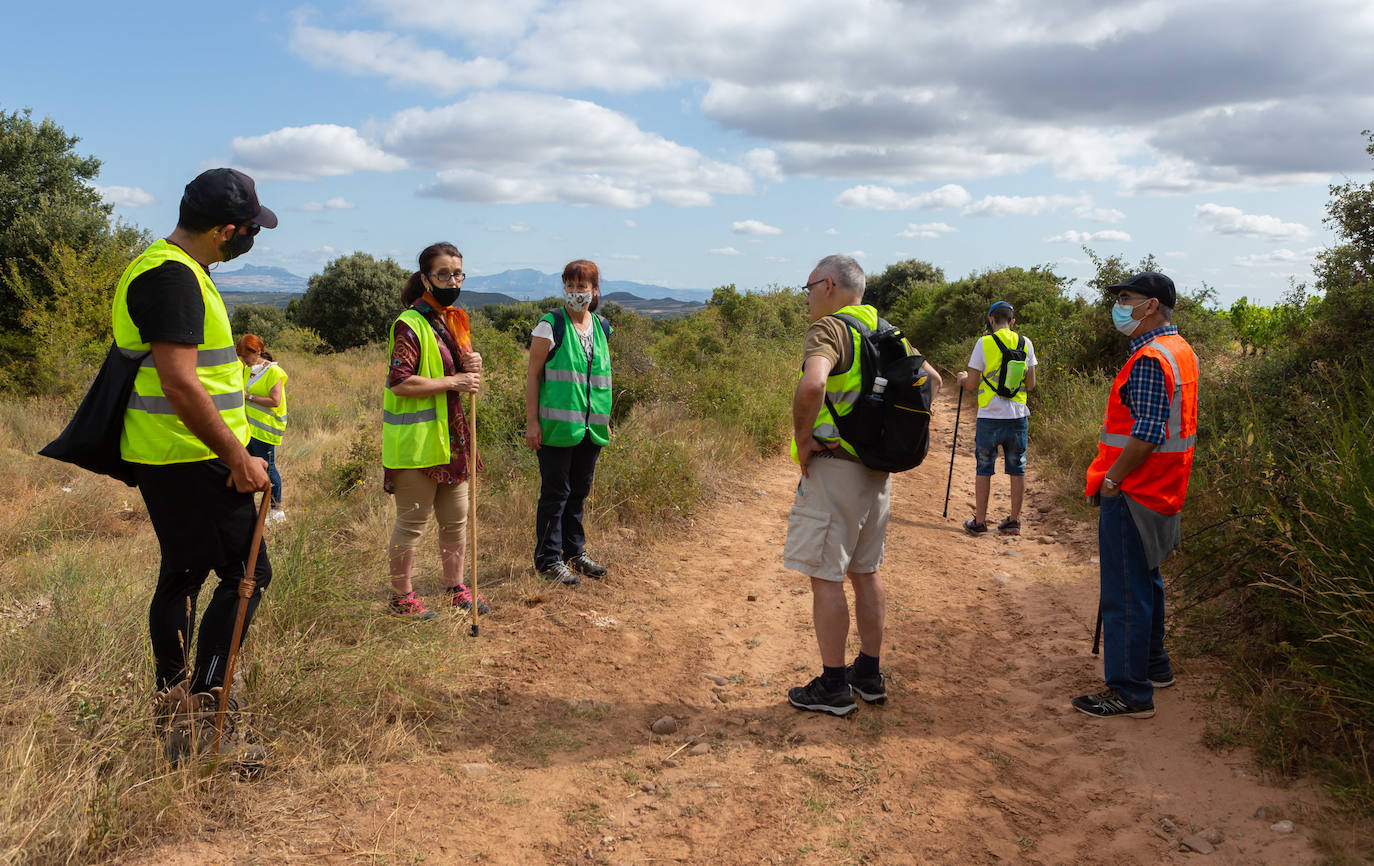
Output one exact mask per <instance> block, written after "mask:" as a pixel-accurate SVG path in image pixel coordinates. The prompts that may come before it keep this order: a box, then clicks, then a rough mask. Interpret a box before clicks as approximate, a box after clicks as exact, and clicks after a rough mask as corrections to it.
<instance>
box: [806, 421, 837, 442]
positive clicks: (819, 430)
mask: <svg viewBox="0 0 1374 866" xmlns="http://www.w3.org/2000/svg"><path fill="white" fill-rule="evenodd" d="M811 435H812V436H814V437H815V438H817V439H838V438H840V428H839V427H836V426H835V425H834V424H817V425H816V427H815V429H813V430H812V431H811Z"/></svg>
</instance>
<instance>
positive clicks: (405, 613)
mask: <svg viewBox="0 0 1374 866" xmlns="http://www.w3.org/2000/svg"><path fill="white" fill-rule="evenodd" d="M389 609H390V611H391V612H392V613H393V614H395V615H396V616H400V617H405V618H406V619H412V620H414V621H415V622H429V621H430V620H432V619H438V618H439V614H437V613H435V612H434V611H432V610H430V609H429V608H427V607H425V604H424V602H422V601H420V600H419V599H418V598H416V597H415V591H414V590H411V591H410V592H408V593H406V594H405V595H393V596H392V597H391V605H390V607H389Z"/></svg>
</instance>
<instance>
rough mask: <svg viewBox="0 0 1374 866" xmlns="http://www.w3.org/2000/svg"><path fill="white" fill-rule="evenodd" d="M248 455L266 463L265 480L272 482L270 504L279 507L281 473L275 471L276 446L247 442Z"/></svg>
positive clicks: (259, 440) (257, 440)
mask: <svg viewBox="0 0 1374 866" xmlns="http://www.w3.org/2000/svg"><path fill="white" fill-rule="evenodd" d="M248 453H249V454H252V455H253V456H254V457H261V458H262V459H263V460H266V461H267V480H268V481H271V482H272V504H273V505H281V473H280V472H278V471H277V446H275V445H268V444H267V443H266V442H264V441H262V440H261V439H249V440H248Z"/></svg>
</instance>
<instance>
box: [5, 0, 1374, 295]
mask: <svg viewBox="0 0 1374 866" xmlns="http://www.w3.org/2000/svg"><path fill="white" fill-rule="evenodd" d="M127 8H128V7H125V6H123V5H122V4H110V3H84V2H81V3H70V2H60V0H58V2H50V3H46V4H24V5H23V6H18V5H17V4H7V6H6V8H5V11H3V12H0V25H3V29H4V30H5V31H6V33H7V35H8V38H7V39H6V49H5V51H4V53H3V54H0V109H4V110H7V111H8V110H14V109H18V108H31V109H32V110H33V113H34V115H35V116H36V117H43V116H49V117H52V118H53V119H54V120H55V121H56V122H57V123H59V124H60V125H61V126H62V127H63V128H65V129H66V130H67V132H68V133H69V134H73V135H77V136H80V138H81V142H80V144H79V145H78V150H79V151H80V152H81V153H88V154H93V155H95V156H98V157H99V158H100V159H101V160H102V161H103V169H102V171H101V175H100V177H99V178H98V180H97V183H98V185H99V186H100V188H101V190H102V192H103V194H104V195H105V197H106V200H107V201H110V202H112V203H114V204H115V206H116V213H117V214H118V215H119V216H120V217H122V218H124V219H125V220H128V221H131V222H135V223H137V224H139V225H141V226H143V227H145V228H148V229H150V230H151V231H153V232H154V233H156V234H159V235H160V234H164V233H166V232H167V231H169V230H170V229H171V227H172V225H173V224H174V223H175V219H176V205H177V202H178V200H179V197H180V191H181V187H182V186H183V185H184V184H185V183H186V181H187V180H189V179H190V178H191V177H193V176H194V175H195V174H196V173H197V172H198V171H200V170H202V169H204V168H210V167H215V166H219V165H233V166H235V167H238V168H241V169H243V170H244V171H247V172H248V173H250V174H252V175H253V176H254V177H255V178H256V179H257V182H258V190H259V194H260V196H261V198H262V201H263V202H264V203H265V204H267V205H268V206H269V207H271V208H273V209H274V210H276V211H277V213H278V215H279V216H280V217H281V226H280V227H279V228H278V229H277V230H275V231H270V232H263V234H262V235H261V236H260V237H259V239H258V243H257V246H256V247H255V248H254V250H253V252H252V254H251V256H250V257H249V258H246V259H245V261H246V262H251V263H253V264H259V265H279V266H282V267H286V268H288V269H289V270H291V271H294V272H296V273H298V274H302V275H308V274H311V273H315V272H317V271H318V270H319V269H320V268H321V267H322V266H323V265H324V263H325V262H327V261H328V260H329V259H331V258H334V257H336V256H339V255H343V254H346V253H349V252H352V251H354V250H362V251H365V252H368V253H371V254H373V255H377V256H389V257H392V258H394V259H396V260H397V261H398V262H400V263H401V264H402V265H404V266H406V267H413V266H414V256H415V254H416V253H417V252H418V251H419V249H420V248H421V247H423V246H425V245H426V244H428V243H430V242H432V241H435V240H451V241H453V242H454V243H456V244H458V246H459V247H460V248H461V249H462V250H463V251H464V254H465V261H464V264H465V268H466V269H467V270H468V271H469V272H471V273H495V272H498V271H502V270H505V269H508V268H518V267H531V268H536V269H539V270H542V271H546V272H553V271H558V270H561V268H562V266H563V264H564V263H566V262H567V261H569V260H571V259H574V258H591V259H594V260H596V261H597V262H598V263H599V264H600V265H601V269H602V273H603V275H604V276H605V277H606V278H608V279H625V280H637V281H641V282H648V283H657V284H660V285H664V286H669V287H674V288H711V287H714V286H717V285H722V284H725V283H734V284H736V285H737V286H739V287H740V288H742V289H752V288H761V287H765V286H768V285H770V284H774V283H777V284H784V285H797V284H799V283H801V282H802V281H803V279H804V277H805V276H806V274H807V272H808V271H809V270H810V268H811V266H812V265H813V264H814V263H815V261H816V260H817V259H819V258H820V257H822V256H824V255H826V254H829V253H833V252H846V253H851V254H853V255H855V256H856V257H857V258H859V260H860V262H861V263H862V264H863V266H864V268H865V270H867V271H868V272H869V273H878V272H881V271H882V269H883V268H884V267H886V266H887V265H889V264H891V263H893V262H895V261H899V260H901V259H904V258H920V259H926V260H928V261H932V262H934V263H935V264H936V265H938V266H940V267H942V268H943V269H944V271H945V274H946V276H948V277H950V278H954V277H958V276H963V275H966V274H968V273H970V272H973V271H976V270H981V269H984V268H996V267H1002V266H1008V265H1020V266H1025V267H1029V266H1032V265H1045V264H1048V265H1051V266H1052V267H1053V268H1054V269H1055V270H1056V272H1058V273H1060V274H1063V275H1065V276H1069V277H1076V278H1080V279H1082V278H1085V277H1087V276H1089V275H1090V273H1091V268H1090V266H1089V264H1088V262H1087V257H1086V256H1085V255H1084V254H1083V251H1082V249H1081V248H1082V247H1083V246H1084V245H1087V246H1089V247H1091V248H1092V249H1094V250H1095V251H1097V252H1098V253H1100V254H1103V255H1110V254H1121V255H1124V256H1125V257H1126V258H1127V259H1128V260H1130V261H1135V260H1137V259H1138V258H1140V257H1141V256H1143V255H1145V254H1146V253H1153V254H1155V255H1156V256H1157V257H1158V259H1159V261H1160V262H1161V264H1162V266H1163V269H1164V270H1165V271H1166V272H1168V273H1169V274H1171V275H1172V276H1173V277H1174V278H1175V280H1176V281H1177V282H1178V283H1179V284H1180V286H1181V287H1183V288H1185V289H1196V288H1199V287H1200V286H1201V285H1202V284H1203V283H1206V284H1207V285H1210V286H1211V287H1213V288H1214V289H1215V290H1216V291H1217V294H1218V296H1219V297H1220V299H1221V300H1222V301H1223V302H1225V303H1229V302H1230V301H1231V300H1234V299H1235V298H1237V297H1239V296H1241V295H1247V296H1249V297H1250V298H1251V299H1252V300H1259V301H1261V302H1266V303H1270V302H1273V301H1275V300H1277V299H1278V298H1279V297H1280V296H1281V295H1282V293H1283V292H1284V291H1285V289H1286V287H1287V285H1288V281H1289V279H1290V277H1294V278H1296V279H1297V280H1299V281H1310V276H1311V260H1312V256H1313V255H1314V254H1315V252H1316V251H1318V250H1320V249H1321V248H1322V247H1323V246H1325V245H1327V244H1328V243H1329V242H1330V235H1329V233H1328V232H1327V230H1326V229H1325V228H1324V226H1323V225H1322V218H1323V216H1324V215H1325V206H1326V203H1327V199H1328V186H1329V184H1331V183H1340V182H1343V181H1344V180H1345V179H1346V178H1352V179H1355V180H1359V181H1361V182H1363V181H1365V180H1367V179H1368V172H1369V170H1370V168H1371V167H1372V166H1371V163H1370V160H1369V158H1368V156H1367V155H1366V154H1365V152H1364V145H1365V143H1366V142H1365V139H1364V138H1363V137H1362V136H1361V135H1360V130H1361V129H1363V128H1366V127H1371V126H1374V95H1371V91H1370V87H1369V82H1371V81H1374V52H1370V51H1369V50H1368V45H1369V44H1371V37H1374V5H1371V4H1369V3H1368V2H1364V0H1360V2H1338V0H1326V2H1322V0H1318V2H1310V3H1306V4H1292V3H1264V2H1205V0H1204V2H1179V0H1122V2H1113V0H1105V2H1104V0H1091V2H1090V0H1061V2H1057V3H1053V4H1048V3H1034V2H1028V0H968V2H964V3H957V4H956V3H936V2H928V3H920V2H876V0H870V2H864V0H856V2H844V3H841V2H814V0H757V2H753V3H750V4H742V3H739V2H738V0H693V2H690V3H688V2H681V0H675V2H662V0H642V2H636V3H626V2H624V0H568V2H546V0H470V2H443V0H356V2H352V3H342V4H328V3H319V4H314V5H297V6H293V5H291V4H289V3H288V4H283V5H275V4H271V5H269V4H259V3H253V2H247V3H239V4H232V5H229V6H223V5H218V6H211V5H209V4H186V5H184V6H177V7H175V11H172V12H161V11H156V10H155V9H154V8H153V7H148V11H147V12H145V13H143V14H136V13H131V12H128V11H126V10H127Z"/></svg>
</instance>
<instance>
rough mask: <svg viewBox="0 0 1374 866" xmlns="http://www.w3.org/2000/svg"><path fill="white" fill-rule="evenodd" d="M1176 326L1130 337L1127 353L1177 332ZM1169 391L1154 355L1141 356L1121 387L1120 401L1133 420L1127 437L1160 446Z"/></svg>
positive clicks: (1163, 437)
mask: <svg viewBox="0 0 1374 866" xmlns="http://www.w3.org/2000/svg"><path fill="white" fill-rule="evenodd" d="M1177 333H1178V326H1177V325H1165V326H1163V327H1161V328H1155V329H1154V330H1153V331H1147V332H1146V333H1144V334H1141V335H1140V336H1139V337H1133V338H1131V354H1132V355H1134V354H1135V352H1136V350H1137V349H1139V348H1140V347H1141V346H1143V345H1145V344H1146V343H1148V342H1150V341H1151V340H1153V339H1154V338H1155V337H1159V336H1163V335H1164V334H1177ZM1169 397H1170V394H1169V391H1168V389H1167V388H1166V387H1165V384H1164V368H1163V367H1161V366H1160V365H1159V361H1157V360H1156V359H1154V358H1148V357H1146V358H1141V359H1140V360H1138V361H1136V362H1135V365H1134V366H1132V367H1131V375H1130V377H1129V378H1127V379H1126V384H1125V385H1124V386H1123V387H1122V388H1121V402H1122V403H1125V404H1126V408H1127V409H1129V410H1130V412H1131V419H1132V420H1133V421H1135V423H1134V424H1133V425H1132V426H1131V436H1132V437H1134V438H1136V439H1140V440H1141V441H1144V442H1153V443H1154V444H1156V445H1162V444H1163V443H1164V439H1165V430H1167V429H1168V425H1169Z"/></svg>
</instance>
